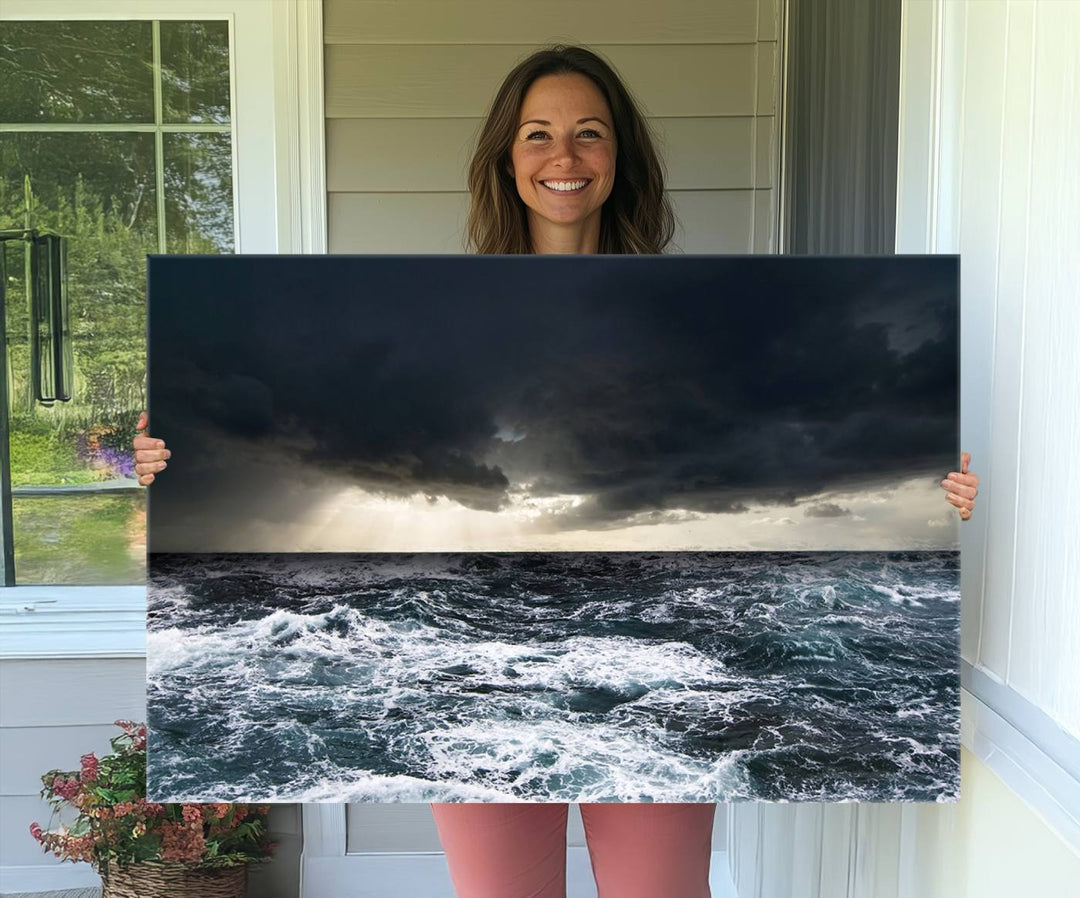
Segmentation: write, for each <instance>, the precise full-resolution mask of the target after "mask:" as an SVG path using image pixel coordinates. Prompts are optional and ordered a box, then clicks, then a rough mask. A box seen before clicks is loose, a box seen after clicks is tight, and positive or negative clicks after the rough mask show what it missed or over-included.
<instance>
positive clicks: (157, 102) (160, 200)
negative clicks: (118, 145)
mask: <svg viewBox="0 0 1080 898" xmlns="http://www.w3.org/2000/svg"><path fill="white" fill-rule="evenodd" d="M151 33H152V35H153V43H154V176H155V178H156V183H157V191H156V192H157V221H158V252H159V253H164V252H165V247H166V243H165V135H164V133H163V132H162V129H161V126H162V119H163V118H164V115H163V113H162V98H161V22H160V21H158V20H157V19H154V21H153V24H152V31H151Z"/></svg>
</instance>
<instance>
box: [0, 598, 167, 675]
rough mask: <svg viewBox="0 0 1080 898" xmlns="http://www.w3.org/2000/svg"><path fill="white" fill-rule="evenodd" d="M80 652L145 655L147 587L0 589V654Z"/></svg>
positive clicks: (44, 655) (29, 656) (98, 655)
mask: <svg viewBox="0 0 1080 898" xmlns="http://www.w3.org/2000/svg"><path fill="white" fill-rule="evenodd" d="M84 657H92V658H145V657H146V587H144V586H10V587H7V588H4V589H0V658H3V659H6V658H25V659H38V658H40V659H45V658H84Z"/></svg>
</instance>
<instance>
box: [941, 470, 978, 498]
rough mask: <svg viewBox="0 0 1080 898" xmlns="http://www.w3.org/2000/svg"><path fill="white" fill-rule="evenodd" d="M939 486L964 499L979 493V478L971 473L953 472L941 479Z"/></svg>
mask: <svg viewBox="0 0 1080 898" xmlns="http://www.w3.org/2000/svg"><path fill="white" fill-rule="evenodd" d="M941 488H942V489H944V490H947V491H948V492H950V493H956V495H958V496H963V497H964V498H965V499H974V498H975V497H976V496H977V495H979V478H978V477H975V476H974V475H973V474H956V473H953V474H950V475H949V476H948V477H946V478H945V479H944V480H942V481H941Z"/></svg>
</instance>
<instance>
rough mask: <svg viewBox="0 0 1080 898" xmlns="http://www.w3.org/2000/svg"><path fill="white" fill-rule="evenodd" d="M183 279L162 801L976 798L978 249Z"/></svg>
mask: <svg viewBox="0 0 1080 898" xmlns="http://www.w3.org/2000/svg"><path fill="white" fill-rule="evenodd" d="M149 267H150V291H149V293H150V370H151V376H150V413H151V428H150V429H151V433H153V434H154V435H155V436H160V437H162V438H164V439H165V440H167V442H168V445H169V447H170V449H171V450H172V453H173V457H172V459H171V461H170V464H169V468H168V470H167V471H166V472H165V473H164V474H163V475H162V476H161V477H160V478H159V479H158V480H157V482H155V484H154V485H153V487H152V488H151V493H150V518H149V548H150V556H149V584H148V586H149V589H148V593H149V596H148V602H149V605H148V625H147V626H148V632H147V670H148V673H147V702H148V716H149V730H150V733H149V754H148V769H147V772H148V792H149V794H150V796H151V797H152V798H153V799H154V800H158V801H223V800H234V801H240V800H244V801H379V802H395V801H407V802H417V801H516V800H528V801H633V802H640V801H739V800H784V801H803V800H810V801H850V800H857V801H953V800H956V799H957V798H958V797H959V770H960V768H959V752H960V738H959V736H960V734H959V686H960V683H959V607H960V606H959V598H960V595H959V592H960V591H959V572H960V559H959V552H958V548H957V529H956V522H955V518H954V513H953V511H952V509H951V506H949V505H948V503H946V502H945V500H944V494H943V492H942V491H941V489H940V487H939V483H940V481H941V479H942V478H943V476H944V475H945V474H946V473H947V472H948V471H949V470H955V469H956V466H957V456H958V445H957V420H958V354H957V353H958V340H957V335H958V328H957V319H958V311H959V309H958V305H959V296H958V279H957V259H956V258H955V257H943V256H933V257H852V258H837V257H830V258H805V257H707V256H663V257H639V256H623V257H611V256H608V257H604V256H522V257H507V256H494V257H462V256H440V257H427V256H398V257H395V256H381V257H378V256H371V257H365V256H352V257H347V256H346V257H310V256H309V257H245V256H232V257H176V256H169V257H165V256H158V257H151V260H150V266H149Z"/></svg>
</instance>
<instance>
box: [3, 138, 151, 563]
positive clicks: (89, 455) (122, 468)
mask: <svg viewBox="0 0 1080 898" xmlns="http://www.w3.org/2000/svg"><path fill="white" fill-rule="evenodd" d="M154 185H155V177H154V136H153V134H117V133H90V134H85V133H83V134H80V133H60V134H57V133H48V134H41V133H20V134H13V133H6V134H0V229H8V228H20V227H24V226H27V225H29V226H30V227H35V228H39V229H43V230H48V231H51V232H54V233H58V234H61V235H64V236H65V237H67V238H68V248H67V262H68V298H69V306H70V310H71V312H70V314H71V319H70V324H71V334H72V345H73V358H74V372H75V377H74V395H73V398H72V401H71V402H58V403H56V404H54V405H52V406H51V407H47V406H44V405H42V404H40V403H38V402H36V401H35V400H34V396H33V384H32V383H31V381H30V342H29V329H30V322H29V312H28V304H27V300H26V289H25V285H26V280H25V267H24V258H25V254H24V253H25V251H24V246H25V244H23V243H22V242H21V241H7V242H6V243H5V244H4V252H5V258H6V261H7V265H6V269H7V281H6V284H5V286H6V288H7V289H6V300H7V301H6V303H5V306H6V319H7V320H6V322H5V325H6V334H7V349H8V372H9V378H10V393H9V395H10V402H11V408H10V421H11V432H10V440H11V481H12V487H13V488H14V489H15V490H16V498H15V501H14V504H13V515H14V538H15V549H16V576H17V578H18V582H20V583H32V582H50V583H91V582H94V583H134V582H139V579H140V577H142V576H143V574H142V573H141V571H142V567H140V566H141V565H142V564H143V562H142V561H141V560H137V559H136V561H133V560H132V559H131V558H129V557H128V553H127V550H126V549H124V548H123V547H124V546H126V545H127V542H125V541H130V540H129V536H130V534H128V529H129V528H130V527H133V526H135V524H133V523H132V522H133V521H137V515H138V514H139V513H140V512H139V509H140V508H141V507H142V504H141V503H142V501H143V500H142V499H141V498H138V499H136V498H133V497H130V496H124V495H121V496H115V495H107V496H64V497H62V498H61V497H52V496H50V497H40V498H38V497H33V498H31V497H27V498H18V495H17V491H18V488H19V487H28V486H65V485H78V484H95V483H101V482H103V481H113V480H124V479H127V480H129V481H131V480H133V478H134V472H133V470H132V458H131V455H132V453H131V450H130V445H131V437H132V436H133V434H134V426H135V420H136V416H137V415H138V412H139V410H140V409H141V408H142V407H143V403H144V396H145V370H146V348H145V347H146V342H145V333H146V286H145V285H146V274H145V272H146V268H145V257H146V254H147V253H149V252H156V250H157V215H156V212H155V186H154ZM83 502H85V503H86V504H85V505H83V504H82V503H83ZM50 519H53V525H52V526H49V520H50ZM137 529H138V528H137V527H136V530H137ZM99 554H100V558H99V562H100V563H95V562H94V558H95V557H98V555H99ZM136 562H137V563H136ZM133 565H134V566H133Z"/></svg>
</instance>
